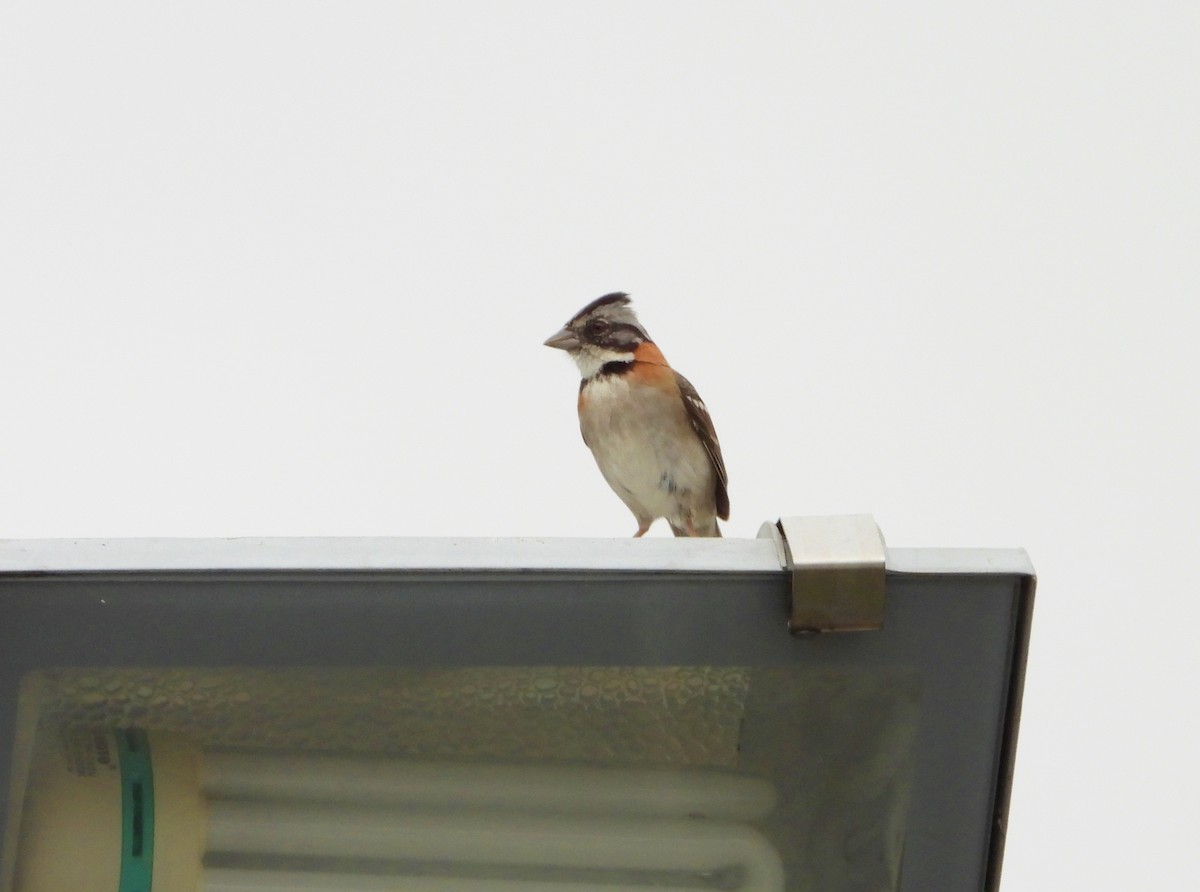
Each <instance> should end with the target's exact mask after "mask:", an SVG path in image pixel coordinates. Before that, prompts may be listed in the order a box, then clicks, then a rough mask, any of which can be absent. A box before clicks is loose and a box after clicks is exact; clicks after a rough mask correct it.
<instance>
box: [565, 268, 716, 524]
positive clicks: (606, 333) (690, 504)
mask: <svg viewBox="0 0 1200 892" xmlns="http://www.w3.org/2000/svg"><path fill="white" fill-rule="evenodd" d="M629 302H630V301H629V295H628V294H625V293H624V292H620V291H616V292H613V293H612V294H606V295H604V296H603V297H598V298H596V300H594V301H592V302H591V303H590V304H588V305H587V306H586V307H584V308H583V309H582V310H580V311H579V312H578V313H576V314H575V315H574V316H573V317H571V320H570V321H569V322H568V323H567V324H566V325H564V326H563V327H562V328H561V329H560V330H559V331H557V332H555V333H554V334H553V335H551V336H550V337H549V338H547V339H546V342H545V344H546V346H547V347H554V348H556V349H558V350H565V351H567V353H569V354H570V356H571V358H572V359H574V360H575V364H576V365H577V366H579V372H580V374H581V375H582V376H583V377H582V380H581V381H580V382H579V400H578V408H579V429H580V432H581V433H582V434H583V442H584V443H585V444H586V445H587V447H588V448H589V449H591V450H592V455H593V456H594V457H595V459H596V464H597V465H599V466H600V473H601V474H603V475H604V479H605V480H606V481H607V482H608V485H609V486H611V487H612V489H613V492H615V493H616V494H617V495H618V496H619V497H620V499H621V501H622V502H624V503H625V505H626V507H628V508H629V510H630V511H632V512H633V516H634V517H635V518H636V519H637V523H638V529H637V532H636V533H634V534H633V535H634V538H637V537H639V536H643V535H645V533H646V531H647V530H648V529H650V524H652V523H654V521H655V520H657V519H658V518H660V517H665V518H666V519H667V523H669V524H670V525H671V532H673V533H674V534H675V535H676V536H720V535H721V529H720V527H718V526H717V518H718V517H719V518H720V519H721V520H728V519H729V495H728V492H727V489H726V487H727V485H728V478H727V477H726V474H725V462H724V460H723V459H722V458H721V444H720V443H718V442H717V432H716V430H715V429H714V428H713V423H712V419H711V418H710V417H709V414H708V409H707V408H706V407H705V405H704V401H703V400H701V399H700V394H698V393H696V388H695V387H693V386H692V385H691V383H690V382H689V381H688V380H687V378H685V377H683V375H681V374H679V373H678V372H677V371H675V370H674V369H673V368H671V366H670V365H668V363H667V360H666V359H665V358H664V357H663V354H662V351H661V350H659V349H658V347H657V345H655V343H654V341H652V340H651V339H650V336H649V335H648V334H646V329H644V328H642V325H641V323H640V322H638V319H637V316H636V315H635V314H634V312H633V309H632V308H631V307H630V306H629Z"/></svg>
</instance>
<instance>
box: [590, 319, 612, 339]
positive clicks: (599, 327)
mask: <svg viewBox="0 0 1200 892" xmlns="http://www.w3.org/2000/svg"><path fill="white" fill-rule="evenodd" d="M588 328H590V329H591V330H592V334H594V335H602V334H604V333H605V332H607V331H608V322H607V321H606V320H604V319H593V320H592V323H591V325H589V326H588Z"/></svg>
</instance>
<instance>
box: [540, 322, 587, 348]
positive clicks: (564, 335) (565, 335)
mask: <svg viewBox="0 0 1200 892" xmlns="http://www.w3.org/2000/svg"><path fill="white" fill-rule="evenodd" d="M543 343H544V344H545V345H546V346H547V347H553V348H554V349H555V350H574V349H575V348H576V347H578V346H579V338H578V337H576V335H575V332H573V331H571V329H569V328H566V327H563V328H560V329H559V330H558V331H556V332H555V333H554V334H552V335H550V337H548V338H546V340H545V341H544V342H543Z"/></svg>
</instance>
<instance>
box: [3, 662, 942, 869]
mask: <svg viewBox="0 0 1200 892" xmlns="http://www.w3.org/2000/svg"><path fill="white" fill-rule="evenodd" d="M920 682H921V678H920V674H919V673H918V672H916V671H915V670H912V669H908V668H894V669H887V668H877V669H865V668H845V667H825V668H820V667H813V666H791V667H748V666H642V667H638V666H634V667H591V666H534V667H519V666H518V667H511V666H507V667H460V668H440V669H415V668H396V667H381V668H333V669H329V668H326V669H322V668H296V669H265V668H197V669H188V668H175V667H172V668H162V669H155V668H145V669H138V668H111V669H106V668H80V669H54V670H45V671H39V672H34V673H30V674H29V675H27V676H26V677H25V679H24V680H23V682H22V685H21V697H20V701H21V702H20V708H19V710H18V711H19V721H18V725H19V727H18V729H17V731H18V733H17V748H16V754H15V759H14V764H15V768H16V771H15V778H14V779H15V782H16V786H15V788H14V792H16V793H17V795H15V796H13V798H12V800H11V802H12V805H13V807H14V809H21V808H22V807H23V815H17V814H15V813H14V814H11V815H10V816H9V822H8V827H9V828H10V830H12V829H14V828H17V827H20V831H19V835H18V834H13V833H11V832H10V834H9V846H8V848H9V851H8V852H7V854H6V862H8V863H9V864H10V865H11V864H12V863H13V859H12V855H13V851H12V850H13V849H14V848H15V850H16V854H17V858H16V863H17V870H16V874H15V885H14V886H13V888H14V889H15V892H61V890H63V889H65V888H113V889H120V890H121V892H135V888H137V886H136V884H137V883H139V882H146V883H152V888H153V892H177V890H178V892H191V890H193V889H202V890H205V892H284V890H287V892H291V890H307V892H357V890H376V892H380V890H388V892H402V890H403V892H409V890H431V892H432V890H456V892H484V890H495V892H510V890H511V892H516V890H534V892H537V890H542V892H617V890H625V889H628V890H640V889H658V888H667V889H680V890H693V889H695V890H704V889H721V890H745V892H768V890H770V892H776V890H783V889H788V890H802V889H805V890H806V889H839V890H860V889H861V890H867V889H870V890H880V889H895V888H897V887H898V884H899V873H900V858H901V852H902V850H903V844H904V828H905V819H906V815H907V813H908V803H909V798H910V792H911V782H912V776H913V765H914V744H915V741H916V737H917V731H918V726H919V723H920V718H921V715H920V711H921V683H920ZM26 779H28V783H27V784H26V783H25V781H26ZM84 837H86V840H87V842H85V843H81V839H83V838H84ZM18 838H19V843H18V842H17V840H18ZM68 850H69V851H71V852H74V853H75V855H74V856H72V857H64V853H65V852H67V851H68ZM139 871H144V872H145V874H146V877H151V876H152V879H139V876H140V874H139ZM138 892H150V885H146V886H145V888H144V889H139V890H138Z"/></svg>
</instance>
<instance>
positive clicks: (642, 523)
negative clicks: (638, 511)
mask: <svg viewBox="0 0 1200 892" xmlns="http://www.w3.org/2000/svg"><path fill="white" fill-rule="evenodd" d="M652 523H654V521H652V520H639V521H638V531H637V532H636V533H634V534H633V538H635V539H640V538H642V536H644V535H646V531H647V530H648V529H650V524H652Z"/></svg>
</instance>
